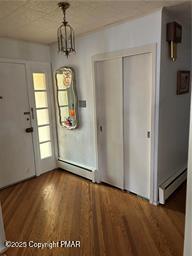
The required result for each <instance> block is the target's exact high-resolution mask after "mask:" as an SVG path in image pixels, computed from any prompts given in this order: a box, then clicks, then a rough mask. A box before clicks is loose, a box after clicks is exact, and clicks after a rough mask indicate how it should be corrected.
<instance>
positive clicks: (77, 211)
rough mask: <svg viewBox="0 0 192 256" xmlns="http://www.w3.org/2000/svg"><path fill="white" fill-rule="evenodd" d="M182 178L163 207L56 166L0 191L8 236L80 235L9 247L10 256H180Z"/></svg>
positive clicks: (29, 238) (36, 238) (17, 238)
mask: <svg viewBox="0 0 192 256" xmlns="http://www.w3.org/2000/svg"><path fill="white" fill-rule="evenodd" d="M185 190H186V186H185V184H184V185H183V186H182V187H181V188H180V189H179V191H177V192H176V193H175V194H174V195H173V196H172V197H171V198H170V199H169V200H168V204H167V205H166V206H165V207H162V206H158V207H156V206H153V205H150V204H149V203H148V202H147V201H145V200H143V199H141V198H138V197H136V196H135V195H132V194H128V193H127V192H122V191H120V190H118V189H115V188H112V187H110V186H107V185H101V184H100V185H97V184H93V183H91V182H89V181H87V180H85V179H83V178H80V177H77V176H75V175H72V174H69V173H67V172H64V171H59V170H58V171H54V172H50V173H47V174H44V175H42V176H40V177H38V178H33V179H31V180H28V181H25V182H22V183H20V184H17V185H14V186H12V187H10V188H7V189H4V190H2V191H0V200H1V202H2V208H3V215H4V222H5V229H6V236H7V240H9V241H37V242H46V241H59V240H80V242H81V247H80V248H54V249H34V248H9V249H8V251H7V253H6V254H7V255H8V256H16V255H19V256H23V255H24V256H31V255H32V256H39V255H41V256H44V255H47V256H52V255H54V256H106V255H107V256H182V251H183V238H184V219H185V216H184V214H185Z"/></svg>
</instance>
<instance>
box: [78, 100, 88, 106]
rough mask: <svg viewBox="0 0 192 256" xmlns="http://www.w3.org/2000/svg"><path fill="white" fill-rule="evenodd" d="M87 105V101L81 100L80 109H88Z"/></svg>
mask: <svg viewBox="0 0 192 256" xmlns="http://www.w3.org/2000/svg"><path fill="white" fill-rule="evenodd" d="M86 106H87V104H86V100H79V107H80V108H86Z"/></svg>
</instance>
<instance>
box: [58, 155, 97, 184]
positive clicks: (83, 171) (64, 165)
mask: <svg viewBox="0 0 192 256" xmlns="http://www.w3.org/2000/svg"><path fill="white" fill-rule="evenodd" d="M57 164H58V167H59V168H61V169H64V170H66V171H68V172H71V173H73V174H76V175H79V176H81V177H83V178H86V179H88V180H91V181H92V182H96V180H95V173H96V172H95V170H93V169H87V168H85V167H82V166H78V165H76V164H73V163H70V162H65V161H62V160H58V162H57Z"/></svg>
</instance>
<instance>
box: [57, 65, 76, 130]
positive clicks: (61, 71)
mask: <svg viewBox="0 0 192 256" xmlns="http://www.w3.org/2000/svg"><path fill="white" fill-rule="evenodd" d="M66 69H68V70H70V71H71V73H72V79H71V85H70V87H68V88H66V89H59V86H58V81H57V74H63V72H64V70H66ZM55 81H56V89H57V95H56V101H57V107H58V113H59V122H60V125H61V126H62V127H65V128H67V129H68V130H73V129H76V128H77V127H78V125H79V120H78V106H77V103H78V97H77V92H76V80H75V71H74V69H73V68H72V67H69V66H64V67H61V68H58V69H57V70H56V71H55ZM69 89H71V90H72V93H73V98H74V103H73V104H74V110H75V113H76V124H75V125H74V126H71V127H70V126H67V125H66V124H65V123H64V122H63V121H62V118H61V107H60V105H59V91H61V90H66V91H67V90H69Z"/></svg>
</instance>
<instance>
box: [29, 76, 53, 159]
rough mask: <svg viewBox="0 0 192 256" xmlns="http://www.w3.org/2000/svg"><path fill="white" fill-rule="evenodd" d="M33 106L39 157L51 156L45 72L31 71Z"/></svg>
mask: <svg viewBox="0 0 192 256" xmlns="http://www.w3.org/2000/svg"><path fill="white" fill-rule="evenodd" d="M33 86H34V95H35V108H36V115H37V127H38V139H39V150H40V157H41V159H45V158H48V157H51V156H52V141H51V132H50V118H49V116H50V115H49V114H50V113H49V111H50V109H49V104H48V91H47V84H46V77H45V73H33Z"/></svg>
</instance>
